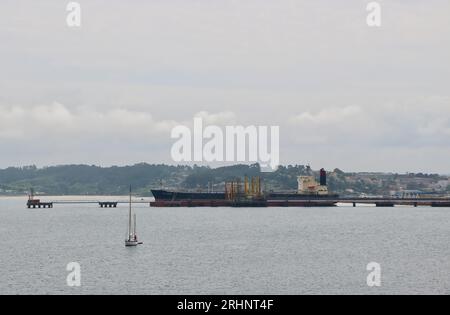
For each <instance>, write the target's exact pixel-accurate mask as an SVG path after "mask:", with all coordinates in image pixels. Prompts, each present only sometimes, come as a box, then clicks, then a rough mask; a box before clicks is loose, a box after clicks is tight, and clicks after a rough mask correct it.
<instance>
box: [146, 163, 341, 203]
mask: <svg viewBox="0 0 450 315" xmlns="http://www.w3.org/2000/svg"><path fill="white" fill-rule="evenodd" d="M326 176H327V175H326V172H325V170H324V169H322V170H320V182H319V183H317V182H316V180H315V178H314V176H299V177H298V179H297V180H298V189H297V191H293V192H263V191H262V190H261V179H260V178H259V177H255V178H252V179H251V180H249V179H248V178H247V177H246V178H245V179H244V181H243V182H241V181H233V182H228V183H225V191H224V192H183V191H169V190H163V189H153V190H152V194H153V197H154V198H155V201H154V202H151V203H150V204H151V206H153V207H331V206H335V205H336V201H335V200H336V199H337V198H338V197H339V196H338V195H336V194H331V193H329V191H328V187H327V182H326V180H327V179H326Z"/></svg>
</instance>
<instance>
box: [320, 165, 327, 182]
mask: <svg viewBox="0 0 450 315" xmlns="http://www.w3.org/2000/svg"><path fill="white" fill-rule="evenodd" d="M326 185H327V172H326V171H325V169H323V168H322V169H321V170H320V186H326Z"/></svg>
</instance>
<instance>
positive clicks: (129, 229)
mask: <svg viewBox="0 0 450 315" xmlns="http://www.w3.org/2000/svg"><path fill="white" fill-rule="evenodd" d="M128 236H131V185H130V207H129V213H128Z"/></svg>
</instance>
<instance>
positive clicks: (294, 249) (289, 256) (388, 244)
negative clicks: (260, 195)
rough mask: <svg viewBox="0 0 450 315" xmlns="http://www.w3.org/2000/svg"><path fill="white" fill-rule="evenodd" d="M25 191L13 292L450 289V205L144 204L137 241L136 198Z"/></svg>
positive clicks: (1, 206) (3, 205)
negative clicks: (97, 201) (75, 268)
mask: <svg viewBox="0 0 450 315" xmlns="http://www.w3.org/2000/svg"><path fill="white" fill-rule="evenodd" d="M77 198H78V199H79V197H77ZM89 199H94V198H89ZM106 199H108V198H106ZM109 199H111V198H109ZM122 199H126V198H122ZM25 202H26V200H25V199H23V198H0V238H1V240H2V241H1V252H0V293H1V294H338V293H343V294H429V293H436V294H449V293H450V209H445V208H439V209H438V208H409V207H401V208H374V207H361V208H351V207H337V208H266V209H229V208H150V207H148V206H147V205H136V206H135V210H136V213H137V216H138V234H139V235H140V238H141V239H142V240H143V241H144V242H145V244H144V245H142V246H140V247H137V248H125V247H124V244H123V242H124V237H125V234H126V225H127V206H126V205H122V206H120V207H119V208H116V209H109V208H108V209H101V208H98V206H96V205H55V208H53V209H35V210H33V209H31V210H29V209H26V208H25V207H24V204H25ZM69 262H78V263H79V264H80V265H81V284H82V285H81V287H68V286H67V284H66V277H67V275H68V273H69V272H67V271H66V265H67V264H68V263H69ZM369 262H377V263H379V264H380V265H381V268H382V270H381V272H382V274H381V275H382V285H381V287H372V288H371V287H368V286H367V284H366V277H367V275H368V273H369V272H368V271H366V266H367V264H368V263H369Z"/></svg>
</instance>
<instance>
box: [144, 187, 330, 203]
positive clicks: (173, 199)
mask: <svg viewBox="0 0 450 315" xmlns="http://www.w3.org/2000/svg"><path fill="white" fill-rule="evenodd" d="M152 194H153V197H154V198H155V201H154V202H151V203H150V204H151V206H153V207H332V206H335V205H336V202H335V199H337V197H338V195H332V194H329V195H317V194H315V195H304V194H297V193H268V194H266V195H264V196H261V197H259V198H251V199H248V198H236V199H233V200H229V199H227V198H226V194H225V193H224V192H211V193H205V192H178V191H167V190H156V189H155V190H152Z"/></svg>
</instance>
